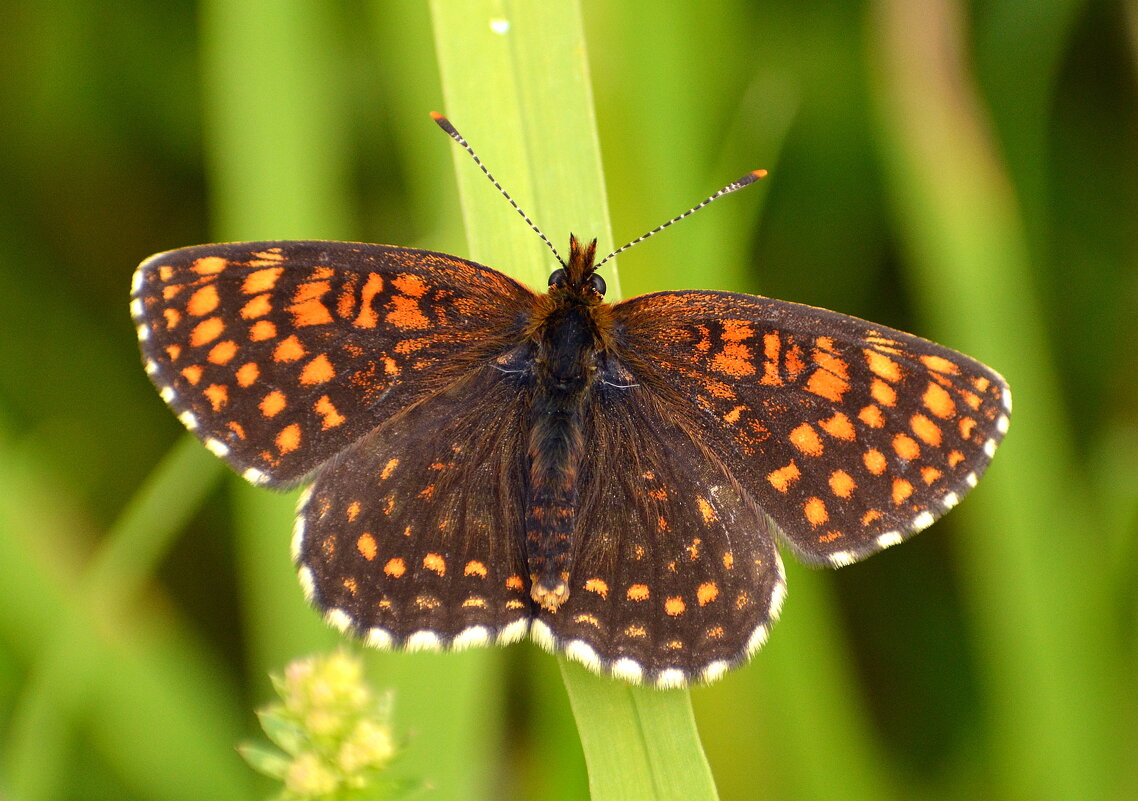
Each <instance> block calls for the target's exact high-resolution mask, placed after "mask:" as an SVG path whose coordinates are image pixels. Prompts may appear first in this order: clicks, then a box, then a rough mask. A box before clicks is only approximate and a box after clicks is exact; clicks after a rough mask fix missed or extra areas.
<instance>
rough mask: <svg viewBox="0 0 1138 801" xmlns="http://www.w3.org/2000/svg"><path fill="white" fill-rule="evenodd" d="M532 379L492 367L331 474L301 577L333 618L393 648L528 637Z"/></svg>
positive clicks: (311, 517)
mask: <svg viewBox="0 0 1138 801" xmlns="http://www.w3.org/2000/svg"><path fill="white" fill-rule="evenodd" d="M522 381H524V376H523V375H522V374H519V373H508V372H503V371H500V370H498V369H496V368H494V367H491V366H487V367H483V368H480V369H478V370H476V371H474V372H473V373H472V374H470V375H469V376H467V377H466V378H464V379H463V380H462V381H460V382H458V383H457V384H456V385H455V386H453V387H451V388H450V389H448V390H446V391H444V392H441V393H438V394H436V395H435V396H432V397H431V398H430V399H428V400H426V401H424V402H422V403H420V404H417V405H415V406H413V407H411V408H409V409H407V410H405V411H404V412H402V413H400V414H397V415H395V416H393V417H392V418H391V419H389V420H388V421H387V422H386V423H384V424H383V425H382V426H380V427H379V428H377V429H376V430H375V431H373V432H371V433H369V434H367V435H366V436H364V437H363V438H362V439H361V440H360V441H359V442H357V443H355V444H353V445H352V446H350V447H349V448H348V449H347V450H345V451H344V452H343V453H341V454H340V455H338V456H337V457H336V458H335V459H334V460H333V461H332V462H330V463H329V464H327V465H326V466H325V467H324V469H322V470H321V471H320V473H319V475H318V476H317V478H316V481H315V483H314V484H313V485H312V488H311V489H310V490H309V491H308V493H307V494H306V496H305V498H304V500H303V501H302V505H301V509H300V512H299V514H298V522H297V531H296V536H295V537H294V542H293V548H294V557H295V559H296V561H297V565H298V567H299V570H300V576H301V583H302V584H303V585H304V586H305V588H306V592H307V594H308V595H309V597H310V600H311V601H312V602H313V603H314V604H315V605H316V606H317V607H318V608H319V609H321V610H322V611H324V612H325V616H326V617H327V619H328V620H329V622H331V623H332V624H333V625H336V626H337V627H338V628H340V629H341V630H345V631H349V632H351V633H353V634H355V635H356V636H359V637H362V638H364V639H365V640H366V641H367V642H368V643H369V644H371V645H374V646H377V647H384V648H386V647H406V648H412V649H426V648H431V649H433V648H441V647H465V646H470V645H483V644H488V643H492V642H508V641H512V640H516V639H518V638H520V637H523V636H524V635H525V633H526V632H527V631H528V628H529V619H530V616H531V614H532V612H531V608H532V602H531V601H530V597H529V578H528V576H527V571H526V569H525V556H524V553H523V550H522V542H523V533H522V531H523V526H524V523H523V517H522V511H523V509H524V502H523V497H522V493H523V492H524V487H525V476H526V469H527V468H526V463H525V453H526V448H525V423H526V420H525V410H526V408H527V403H528V401H527V398H528V395H527V393H526V392H525V388H524V387H523V386H521V384H520V382H522Z"/></svg>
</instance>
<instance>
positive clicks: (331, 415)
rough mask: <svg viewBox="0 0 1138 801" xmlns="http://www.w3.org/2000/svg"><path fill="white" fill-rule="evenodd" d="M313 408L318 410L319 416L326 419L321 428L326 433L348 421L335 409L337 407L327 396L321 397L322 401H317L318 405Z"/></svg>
mask: <svg viewBox="0 0 1138 801" xmlns="http://www.w3.org/2000/svg"><path fill="white" fill-rule="evenodd" d="M313 408H314V409H315V410H316V413H317V414H318V415H320V416H321V417H323V418H324V421H323V423H322V425H321V427H322V428H323V429H324V430H325V431H327V430H328V429H329V428H335V427H336V426H338V425H342V424H343V422H344V421H345V420H347V419H348V418H346V417H344V415H342V414H340V412H339V410H338V409H337V408H336V407H335V405H333V403H332V399H331V398H329V397H328V396H327V395H322V396H321V397H320V400H318V401H316V405H315V406H314V407H313Z"/></svg>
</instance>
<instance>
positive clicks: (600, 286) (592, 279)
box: [589, 273, 608, 295]
mask: <svg viewBox="0 0 1138 801" xmlns="http://www.w3.org/2000/svg"><path fill="white" fill-rule="evenodd" d="M589 286H591V287H592V288H593V289H595V290H596V292H597V294H598V295H604V294H605V290H606V289H608V287H607V286H606V285H605V279H603V278H601V277H600V276H599V275H597V274H596V273H593V274H592V275H590V276H589Z"/></svg>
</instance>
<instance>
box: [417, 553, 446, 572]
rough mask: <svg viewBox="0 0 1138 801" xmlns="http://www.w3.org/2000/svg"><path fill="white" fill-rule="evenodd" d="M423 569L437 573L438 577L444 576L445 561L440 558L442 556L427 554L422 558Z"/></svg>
mask: <svg viewBox="0 0 1138 801" xmlns="http://www.w3.org/2000/svg"><path fill="white" fill-rule="evenodd" d="M423 567H425V568H427V570H431V571H434V572H435V573H438V574H439V575H440V576H445V575H446V572H447V563H446V559H444V558H443V557H442V554H437V553H429V554H427V555H426V556H424V557H423Z"/></svg>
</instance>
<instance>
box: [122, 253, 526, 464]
mask: <svg viewBox="0 0 1138 801" xmlns="http://www.w3.org/2000/svg"><path fill="white" fill-rule="evenodd" d="M535 298H536V296H534V295H533V293H531V292H530V291H529V290H528V289H526V288H525V287H523V286H522V285H521V284H518V283H517V282H516V281H513V280H512V279H510V278H508V277H506V276H505V275H502V274H501V273H499V272H496V271H494V270H489V269H487V268H485V267H482V266H480V265H477V264H474V263H472V262H468V261H464V260H462V259H458V258H455V257H454V256H447V255H445V254H441V253H432V252H429V251H421V250H411V249H408V248H393V247H386V246H383V245H367V244H358V243H349V242H323V241H310V242H305V241H289V242H240V243H232V244H222V245H201V246H197V247H190V248H183V249H181V250H174V251H170V252H168V253H160V254H158V255H156V256H152V257H151V258H149V259H147V260H146V261H145V262H143V263H142V264H141V265H140V266H139V268H138V271H137V273H136V275H135V284H134V291H133V296H132V305H131V309H132V312H133V314H134V318H135V323H136V325H137V326H138V332H139V339H140V341H141V345H142V353H143V360H144V363H145V365H146V370H147V372H148V373H149V374H150V377H151V379H152V380H153V381H154V383H155V385H156V386H157V387H158V389H159V391H160V392H161V394H162V397H163V398H164V399H165V400H166V402H167V403H169V404H170V406H171V407H172V408H173V409H174V411H175V413H177V414H178V416H179V418H180V419H181V420H182V422H183V423H184V424H185V425H186V427H187V428H189V429H191V430H192V431H193V432H194V433H195V434H196V435H197V436H198V437H200V438H201V439H202V440H203V442H205V444H206V445H207V447H209V448H210V450H212V451H213V452H214V453H216V454H218V455H219V456H221V457H222V458H223V459H225V460H226V461H227V462H229V464H230V465H231V466H232V467H233V468H234V469H236V470H237V471H238V472H240V473H242V474H244V475H245V476H246V477H247V478H249V479H250V480H252V481H254V483H259V484H269V485H273V486H287V485H289V484H292V483H295V482H296V481H298V480H300V479H302V478H303V477H304V476H305V475H307V474H308V473H310V472H311V471H313V470H314V469H315V468H317V467H318V466H319V465H320V464H322V463H323V462H324V461H326V460H327V459H329V458H331V457H332V456H334V455H335V454H336V453H338V452H339V451H341V450H343V449H344V448H346V447H347V446H348V445H350V444H351V443H352V442H354V441H356V440H357V439H359V438H360V437H362V436H363V435H364V434H366V433H367V432H369V431H371V430H372V429H374V428H375V427H376V426H378V425H380V424H382V423H383V422H384V421H385V420H386V419H388V418H389V417H391V416H393V415H395V414H397V413H399V412H400V411H401V410H402V409H403V408H405V407H406V406H408V405H409V404H412V403H414V402H416V401H418V400H421V399H422V398H425V397H428V396H429V395H431V394H432V393H434V392H437V391H439V390H440V389H441V388H443V387H446V386H447V385H449V384H450V383H451V382H453V381H454V380H456V378H457V377H459V376H461V375H463V374H465V373H466V372H468V371H469V370H470V369H472V368H473V367H475V366H477V365H478V364H482V363H485V362H486V361H488V360H490V359H492V358H493V357H494V356H495V355H496V354H497V353H500V352H502V351H505V350H506V349H507V348H509V347H510V346H512V345H513V344H516V342H517V341H518V340H519V337H520V331H521V329H522V327H523V326H524V324H525V321H526V320H527V319H528V316H529V314H530V312H531V309H532V306H533V304H534V302H535Z"/></svg>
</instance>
